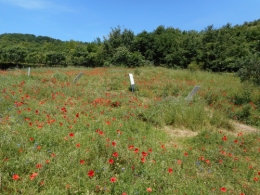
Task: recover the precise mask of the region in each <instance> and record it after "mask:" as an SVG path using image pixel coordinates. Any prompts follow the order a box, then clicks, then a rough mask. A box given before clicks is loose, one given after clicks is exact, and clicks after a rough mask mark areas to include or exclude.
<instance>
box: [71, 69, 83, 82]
mask: <svg viewBox="0 0 260 195" xmlns="http://www.w3.org/2000/svg"><path fill="white" fill-rule="evenodd" d="M82 75H83V72H81V73H79V74H78V75H77V76H76V78H75V79H74V80H73V83H76V82H77V81H78V80H79V79H80V77H82Z"/></svg>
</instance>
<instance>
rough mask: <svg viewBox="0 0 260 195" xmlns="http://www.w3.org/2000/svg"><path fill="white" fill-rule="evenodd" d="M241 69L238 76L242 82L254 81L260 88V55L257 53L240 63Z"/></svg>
mask: <svg viewBox="0 0 260 195" xmlns="http://www.w3.org/2000/svg"><path fill="white" fill-rule="evenodd" d="M240 67H241V68H240V69H239V71H238V72H237V75H238V76H239V77H240V80H241V82H244V81H252V82H253V83H255V84H257V85H259V86H260V53H256V54H254V55H252V56H251V57H248V58H246V59H244V60H241V61H240Z"/></svg>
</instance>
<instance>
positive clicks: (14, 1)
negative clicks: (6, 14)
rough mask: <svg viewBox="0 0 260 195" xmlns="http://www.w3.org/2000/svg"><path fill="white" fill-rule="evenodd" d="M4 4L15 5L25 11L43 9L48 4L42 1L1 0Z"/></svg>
mask: <svg viewBox="0 0 260 195" xmlns="http://www.w3.org/2000/svg"><path fill="white" fill-rule="evenodd" d="M1 1H2V2H4V3H8V4H11V5H15V6H18V7H22V8H26V9H44V8H46V7H47V6H48V3H47V2H46V1H43V0H1Z"/></svg>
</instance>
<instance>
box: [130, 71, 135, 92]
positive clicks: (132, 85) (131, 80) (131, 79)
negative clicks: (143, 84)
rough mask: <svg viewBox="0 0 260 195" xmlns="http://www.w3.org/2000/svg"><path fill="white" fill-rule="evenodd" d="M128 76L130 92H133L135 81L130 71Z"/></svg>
mask: <svg viewBox="0 0 260 195" xmlns="http://www.w3.org/2000/svg"><path fill="white" fill-rule="evenodd" d="M129 78H130V84H131V88H132V92H134V91H135V82H134V77H133V74H131V73H130V74H129Z"/></svg>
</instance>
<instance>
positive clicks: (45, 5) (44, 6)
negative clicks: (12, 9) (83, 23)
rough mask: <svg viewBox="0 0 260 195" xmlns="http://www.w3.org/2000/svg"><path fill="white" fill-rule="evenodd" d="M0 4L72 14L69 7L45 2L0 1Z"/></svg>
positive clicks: (38, 0) (25, 0) (35, 0)
mask: <svg viewBox="0 0 260 195" xmlns="http://www.w3.org/2000/svg"><path fill="white" fill-rule="evenodd" d="M0 2H4V3H7V4H10V5H14V6H18V7H21V8H25V9H55V10H59V11H65V12H73V10H72V9H71V8H69V7H66V6H63V5H58V4H54V3H52V2H51V1H47V0H0Z"/></svg>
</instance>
